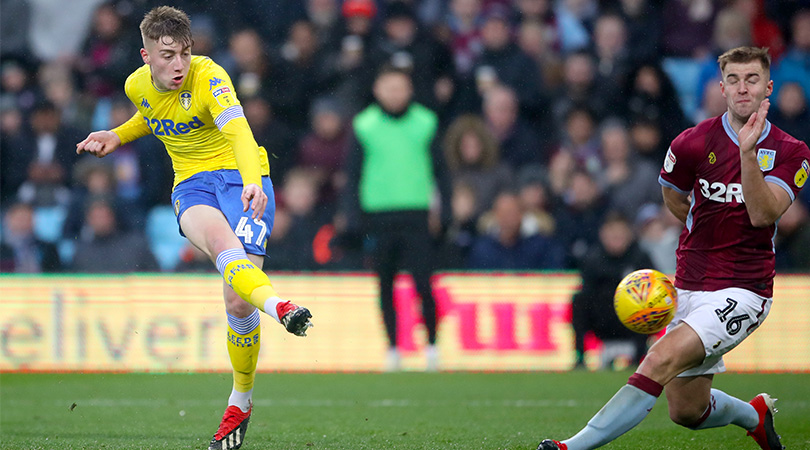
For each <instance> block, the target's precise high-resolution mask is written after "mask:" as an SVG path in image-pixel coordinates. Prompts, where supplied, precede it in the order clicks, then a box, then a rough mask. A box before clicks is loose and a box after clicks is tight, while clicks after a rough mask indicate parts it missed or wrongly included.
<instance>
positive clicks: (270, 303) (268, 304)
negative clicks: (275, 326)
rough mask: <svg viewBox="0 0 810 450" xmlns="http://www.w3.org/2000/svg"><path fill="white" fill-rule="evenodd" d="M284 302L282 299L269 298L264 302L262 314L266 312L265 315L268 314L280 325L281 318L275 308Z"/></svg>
mask: <svg viewBox="0 0 810 450" xmlns="http://www.w3.org/2000/svg"><path fill="white" fill-rule="evenodd" d="M284 302H286V300H282V299H280V298H278V297H270V298H268V299H267V300H265V302H264V312H266V313H267V314H270V316H271V317H272V318H274V319H276V320H277V321H278V323H281V318H280V317H279V316H278V311H276V306H278V304H279V303H284Z"/></svg>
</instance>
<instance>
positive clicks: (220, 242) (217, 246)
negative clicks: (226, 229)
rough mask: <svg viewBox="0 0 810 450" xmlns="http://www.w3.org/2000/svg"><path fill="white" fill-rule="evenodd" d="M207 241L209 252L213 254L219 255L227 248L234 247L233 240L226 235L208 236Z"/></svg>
mask: <svg viewBox="0 0 810 450" xmlns="http://www.w3.org/2000/svg"><path fill="white" fill-rule="evenodd" d="M205 243H206V245H207V246H208V252H209V253H210V254H212V255H219V254H220V253H222V252H224V251H225V250H229V249H231V248H233V247H234V245H233V242H230V240H229V239H227V238H226V237H224V236H219V235H214V236H208V238H207V239H206V241H205Z"/></svg>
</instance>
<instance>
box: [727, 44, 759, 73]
mask: <svg viewBox="0 0 810 450" xmlns="http://www.w3.org/2000/svg"><path fill="white" fill-rule="evenodd" d="M751 61H759V62H760V64H762V68H763V69H765V70H768V71H769V70H771V55H770V53H768V48H767V47H737V48H732V49H731V50H729V51H727V52H725V53H723V54H722V55H720V57H718V58H717V63H718V64H720V71H725V70H726V65H727V64H728V63H735V64H739V63H747V62H751Z"/></svg>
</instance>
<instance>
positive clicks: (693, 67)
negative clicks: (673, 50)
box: [661, 58, 700, 118]
mask: <svg viewBox="0 0 810 450" xmlns="http://www.w3.org/2000/svg"><path fill="white" fill-rule="evenodd" d="M661 65H662V67H663V69H664V72H666V74H667V76H669V79H670V80H671V81H672V84H673V85H674V86H675V90H676V91H677V92H678V100H679V102H680V104H681V109H683V113H684V114H685V115H686V117H689V118H693V117H695V114H696V113H697V110H698V109H699V108H700V105H698V104H697V99H698V94H699V92H697V83H698V77H699V76H700V62H699V61H697V60H694V59H689V58H664V60H663V62H662V63H661Z"/></svg>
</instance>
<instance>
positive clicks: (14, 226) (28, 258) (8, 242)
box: [0, 203, 62, 273]
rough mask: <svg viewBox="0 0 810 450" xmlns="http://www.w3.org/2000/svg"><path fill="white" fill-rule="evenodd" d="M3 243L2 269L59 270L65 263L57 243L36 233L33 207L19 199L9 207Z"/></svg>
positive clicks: (5, 220)
mask: <svg viewBox="0 0 810 450" xmlns="http://www.w3.org/2000/svg"><path fill="white" fill-rule="evenodd" d="M3 225H4V228H3V239H2V243H0V272H15V273H45V272H59V271H61V270H62V263H61V262H60V260H59V254H58V252H57V250H56V246H55V245H53V244H51V243H48V242H44V241H42V240H40V239H38V238H37V237H36V236H35V235H34V208H33V207H31V205H28V204H25V203H16V204H14V205H12V206H11V207H9V208H8V210H7V211H6V214H5V217H4V221H3Z"/></svg>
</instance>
